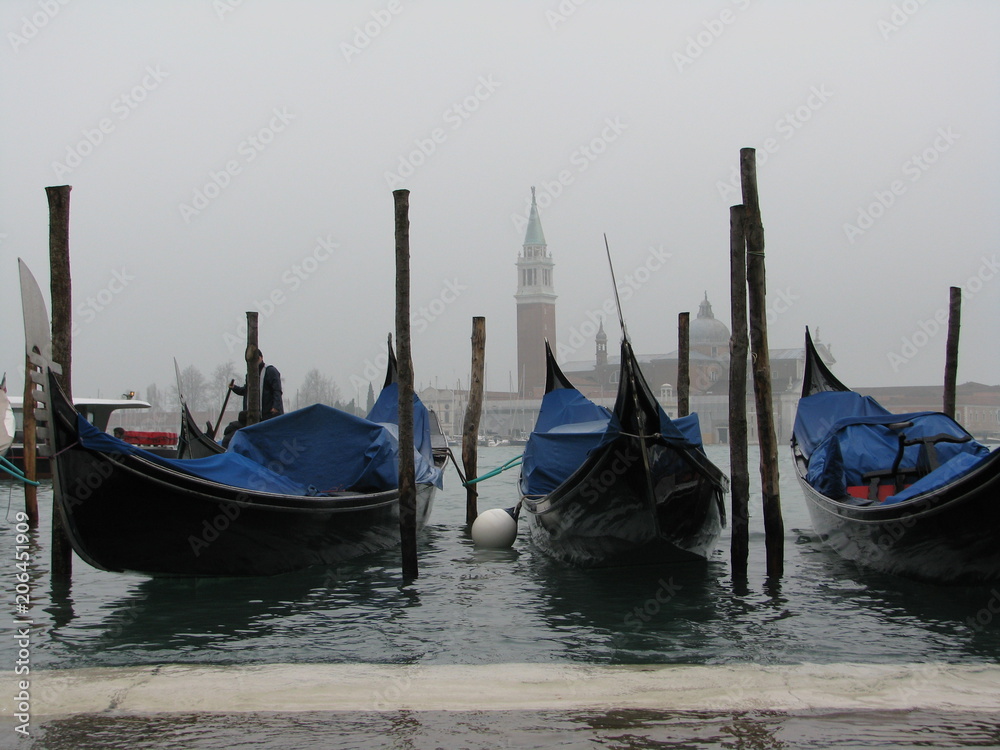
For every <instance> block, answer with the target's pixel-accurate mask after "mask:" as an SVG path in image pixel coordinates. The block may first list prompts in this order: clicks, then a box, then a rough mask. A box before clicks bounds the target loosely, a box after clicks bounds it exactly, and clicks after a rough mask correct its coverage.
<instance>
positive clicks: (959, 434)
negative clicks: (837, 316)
mask: <svg viewBox="0 0 1000 750" xmlns="http://www.w3.org/2000/svg"><path fill="white" fill-rule="evenodd" d="M852 410H856V411H854V413H852ZM902 423H910V424H906V425H905V426H902V427H898V426H897V427H896V428H893V427H890V425H900V424H902ZM901 433H902V434H904V435H905V436H906V438H907V439H919V438H926V437H934V436H938V435H947V436H950V437H953V438H957V439H963V438H970V437H971V436H970V435H969V433H968V432H966V430H965V429H963V428H962V426H961V425H959V424H958V423H957V422H955V420H953V419H951V418H950V417H948V416H947V415H945V414H942V413H940V412H913V413H909V414H892V413H890V412H888V411H887V410H886V409H885V408H884V407H882V406H881V405H879V404H878V402H876V401H874V399H871V398H869V397H864V396H860V395H859V394H857V393H854V392H851V391H837V392H824V393H817V394H814V395H812V396H807V397H805V398H803V399H802V400H801V401H799V408H798V413H797V414H796V417H795V436H796V439H797V441H798V444H799V445H800V446H801V447H802V449H803V453H804V454H805V455H806V456H807V457H808V459H809V469H808V472H807V474H806V480H807V481H808V482H809V484H811V485H812V486H813V487H814V488H815V489H816V490H817V491H818V492H820V493H822V494H823V495H825V496H827V497H831V498H834V499H842V498H844V497H846V496H847V494H848V493H847V487H851V486H864V485H867V483H868V482H867V480H866V479H865V478H864V475H865V474H866V473H868V472H877V471H887V470H891V469H892V468H893V466H894V464H895V462H896V459H897V456H898V454H899V438H900V434H901ZM927 450H928V449H927V448H926V447H925V446H923V445H919V444H918V445H910V446H906V447H905V448H904V450H903V456H902V459H901V460H900V461H899V467H900V468H911V469H913V468H915V469H916V470H917V472H916V473H915V474H911V475H909V476H908V477H907V479H906V481H908V482H910V481H912V482H913V485H912V486H911V487H910V488H908V489H907V490H904V491H901V492H900V493H899V494H897V495H893V496H891V497H890V498H889V499H887V500H886V501H884V502H902V501H903V500H906V499H909V498H912V497H914V496H916V495H919V494H923V493H925V492H929V491H931V490H934V489H937V488H939V487H943V486H944V485H946V484H948V483H950V482H952V481H954V480H955V479H956V478H958V477H960V476H962V475H964V474H965V473H967V472H968V471H971V469H972V468H973V467H974V465H975V464H977V463H978V462H979V460H980V459H981V458H983V457H984V456H986V455H988V454H989V449H988V448H987V447H986V446H984V445H982V444H981V443H978V442H976V441H975V440H972V439H969V440H967V441H966V442H964V443H948V442H939V443H936V444H935V445H934V446H933V448H931V450H934V451H935V453H936V454H937V460H938V462H939V463H940V465H939V467H938V468H937V469H935V470H934V471H930V464H929V463H928V459H927V456H926V451H927ZM921 474H922V475H923V476H920V475H921ZM882 481H883V482H885V483H892V482H893V481H894V478H893V477H885V478H884V479H883V480H882ZM913 487H916V488H917V489H916V490H914V489H913Z"/></svg>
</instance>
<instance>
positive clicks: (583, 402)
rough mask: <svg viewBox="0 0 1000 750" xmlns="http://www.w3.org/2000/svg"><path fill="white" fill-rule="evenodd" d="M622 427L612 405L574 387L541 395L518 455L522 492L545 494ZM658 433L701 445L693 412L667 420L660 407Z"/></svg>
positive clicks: (532, 494)
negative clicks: (592, 397)
mask: <svg viewBox="0 0 1000 750" xmlns="http://www.w3.org/2000/svg"><path fill="white" fill-rule="evenodd" d="M620 432H621V427H620V425H619V423H618V420H617V419H616V418H615V417H614V415H613V414H612V413H611V411H610V410H609V409H607V408H605V407H603V406H598V405H597V404H595V403H594V402H592V401H590V400H589V399H588V398H586V397H585V396H584V395H583V394H581V393H580V392H579V391H577V390H576V389H574V388H558V389H556V390H553V391H550V392H549V393H546V394H545V396H544V397H543V398H542V406H541V410H540V411H539V413H538V419H537V420H536V421H535V429H534V431H533V432H532V433H531V436H530V437H529V439H528V444H527V445H526V446H525V448H524V457H523V458H522V460H521V492H522V493H523V494H525V495H528V496H531V497H539V496H542V495H547V494H549V493H550V492H552V491H553V490H554V489H556V487H558V486H559V485H560V484H562V483H563V482H565V481H566V480H567V479H568V478H569V477H570V475H571V474H572V473H573V472H574V471H576V470H577V469H578V468H579V467H580V466H581V465H582V464H583V462H584V461H585V460H586V459H587V456H588V455H590V453H591V452H592V451H594V450H596V449H597V448H600V447H602V446H604V445H607V444H608V443H610V442H612V441H613V440H614V439H615V438H617V437H618V435H619V433H620ZM660 433H661V434H663V435H664V436H665V437H667V438H670V439H673V440H674V442H677V443H681V444H683V445H685V446H691V447H694V448H700V447H701V428H700V425H699V423H698V415H697V414H691V415H689V416H687V417H684V418H683V419H678V420H671V419H670V418H669V417H668V416H667V415H666V414H665V413H664V412H663V410H662V409H660Z"/></svg>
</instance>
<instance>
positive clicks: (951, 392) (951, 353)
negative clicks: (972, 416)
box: [942, 286, 962, 419]
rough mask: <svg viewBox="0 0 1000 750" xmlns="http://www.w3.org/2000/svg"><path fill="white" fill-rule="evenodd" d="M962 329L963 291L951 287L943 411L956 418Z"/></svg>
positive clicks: (959, 288)
mask: <svg viewBox="0 0 1000 750" xmlns="http://www.w3.org/2000/svg"><path fill="white" fill-rule="evenodd" d="M961 327H962V289H961V287H957V286H953V287H951V293H950V295H949V299H948V342H947V344H945V355H944V408H943V409H942V411H943V412H944V413H945V414H947V415H948V416H949V417H951V418H952V419H954V418H955V390H956V388H957V386H958V333H959V329H960V328H961Z"/></svg>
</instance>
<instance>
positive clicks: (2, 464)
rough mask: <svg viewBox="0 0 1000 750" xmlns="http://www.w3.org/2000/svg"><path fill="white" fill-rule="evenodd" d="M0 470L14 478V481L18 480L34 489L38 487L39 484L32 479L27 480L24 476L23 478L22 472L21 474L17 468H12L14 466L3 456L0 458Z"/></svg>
mask: <svg viewBox="0 0 1000 750" xmlns="http://www.w3.org/2000/svg"><path fill="white" fill-rule="evenodd" d="M0 469H3V470H4V471H6V472H7V473H8V474H10V475H11V476H12V477H14V479H20V480H21V481H22V482H24V483H25V484H30V485H32V486H34V487H37V486H38V485H39V482H36V481H34V480H33V479H28V478H27V477H26V476H24V472H22V471H21V470H20V469H19V468H17V467H16V466H14V464H12V463H11V462H10V461H8V460H7V459H6V458H4V457H3V456H0Z"/></svg>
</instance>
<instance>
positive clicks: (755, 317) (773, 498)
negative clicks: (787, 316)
mask: <svg viewBox="0 0 1000 750" xmlns="http://www.w3.org/2000/svg"><path fill="white" fill-rule="evenodd" d="M756 159H757V155H756V151H755V150H754V149H752V148H743V149H740V182H741V184H742V188H743V210H744V218H745V222H744V234H745V236H746V247H747V286H748V288H749V295H748V297H749V303H750V304H749V318H750V348H751V351H752V352H753V390H754V402H755V404H756V406H757V443H758V447H759V448H760V479H761V495H762V497H763V505H764V514H763V515H764V544H765V547H766V559H767V575H768V577H769V578H772V579H777V578H780V577H781V575H782V573H783V572H784V566H785V552H784V540H785V524H784V521H783V520H782V518H781V496H780V494H779V491H778V440H777V435H776V434H775V431H774V408H773V399H772V396H771V361H770V355H769V353H768V348H767V288H766V282H765V278H766V277H765V272H764V226H763V223H762V222H761V218H760V203H759V199H758V194H757V160H756Z"/></svg>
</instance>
